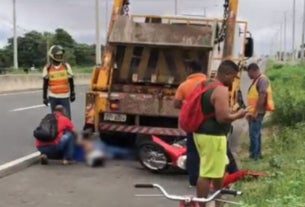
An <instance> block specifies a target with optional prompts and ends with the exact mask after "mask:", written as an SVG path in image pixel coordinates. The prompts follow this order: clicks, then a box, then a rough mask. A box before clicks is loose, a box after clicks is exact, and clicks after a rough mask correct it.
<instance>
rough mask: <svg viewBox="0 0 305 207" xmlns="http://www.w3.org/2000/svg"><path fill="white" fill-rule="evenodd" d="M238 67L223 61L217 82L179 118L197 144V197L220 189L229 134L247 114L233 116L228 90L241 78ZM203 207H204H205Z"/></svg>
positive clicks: (204, 86) (200, 90)
mask: <svg viewBox="0 0 305 207" xmlns="http://www.w3.org/2000/svg"><path fill="white" fill-rule="evenodd" d="M238 71H239V68H238V66H237V65H236V64H235V63H234V62H232V61H230V60H226V61H223V62H222V63H221V64H220V66H219V68H218V71H217V77H216V79H215V80H209V81H206V82H205V83H204V84H202V85H201V86H200V87H197V88H196V89H195V90H194V91H193V92H192V93H191V95H190V96H189V97H188V98H187V100H186V102H185V104H184V105H183V107H182V110H181V114H180V117H179V118H180V120H179V123H180V126H181V128H182V129H183V130H185V131H186V132H189V133H190V132H193V133H194V141H195V144H196V147H197V151H198V153H199V156H200V172H199V179H198V182H197V196H198V197H207V196H208V194H209V191H210V184H211V183H212V184H213V187H214V190H218V189H221V188H222V186H223V177H224V175H225V169H226V166H227V164H228V163H229V160H228V157H227V138H226V136H227V134H228V133H229V131H230V129H231V123H232V122H233V121H234V120H237V119H240V118H243V117H244V116H245V115H246V113H247V110H244V109H240V110H239V111H238V112H234V113H233V112H232V111H231V109H230V107H229V89H228V88H229V87H230V86H231V85H232V83H233V81H234V79H235V78H236V76H237V74H238ZM202 206H205V205H204V204H203V205H202Z"/></svg>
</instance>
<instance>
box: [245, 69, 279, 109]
mask: <svg viewBox="0 0 305 207" xmlns="http://www.w3.org/2000/svg"><path fill="white" fill-rule="evenodd" d="M262 77H265V76H263V75H261V76H259V77H258V78H256V79H255V80H254V81H253V83H252V85H251V86H250V88H249V91H248V106H249V108H250V109H249V112H250V113H252V114H255V113H256V106H257V103H258V99H259V92H258V90H257V83H258V81H259V80H260V78H262ZM265 110H266V111H274V110H275V106H274V102H273V98H272V89H271V85H270V83H269V86H268V88H267V100H266V104H265Z"/></svg>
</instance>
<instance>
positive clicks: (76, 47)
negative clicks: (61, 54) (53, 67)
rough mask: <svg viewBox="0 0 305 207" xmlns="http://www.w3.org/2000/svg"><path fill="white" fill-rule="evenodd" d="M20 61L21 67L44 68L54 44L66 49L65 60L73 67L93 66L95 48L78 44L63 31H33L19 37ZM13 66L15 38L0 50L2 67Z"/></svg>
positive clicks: (0, 64)
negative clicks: (33, 66)
mask: <svg viewBox="0 0 305 207" xmlns="http://www.w3.org/2000/svg"><path fill="white" fill-rule="evenodd" d="M17 41H18V61H19V65H20V66H21V67H31V66H32V65H35V67H43V66H44V65H45V64H46V63H47V57H48V50H49V48H50V47H51V46H52V45H54V44H59V45H61V46H63V47H64V49H65V59H66V61H67V62H69V63H70V64H71V65H75V64H77V65H83V66H84V65H93V64H94V55H95V49H94V46H93V45H92V46H89V45H87V44H78V43H77V42H76V41H75V40H74V39H73V38H72V36H71V35H70V34H69V33H68V32H66V31H65V30H63V29H56V31H55V33H50V32H44V33H40V32H37V31H31V32H28V33H26V34H24V36H23V37H18V40H17ZM12 64H13V38H10V39H8V45H7V46H6V47H5V48H4V49H2V50H0V67H10V66H11V65H12Z"/></svg>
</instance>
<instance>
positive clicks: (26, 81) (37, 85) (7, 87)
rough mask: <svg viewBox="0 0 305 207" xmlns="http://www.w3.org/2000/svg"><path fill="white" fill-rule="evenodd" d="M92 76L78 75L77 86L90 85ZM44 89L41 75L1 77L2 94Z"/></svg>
mask: <svg viewBox="0 0 305 207" xmlns="http://www.w3.org/2000/svg"><path fill="white" fill-rule="evenodd" d="M90 80H91V74H82V73H80V74H76V75H75V84H76V85H89V84H90ZM41 88H42V76H41V74H28V75H26V74H24V75H13V74H10V75H0V92H10V91H19V90H33V89H41Z"/></svg>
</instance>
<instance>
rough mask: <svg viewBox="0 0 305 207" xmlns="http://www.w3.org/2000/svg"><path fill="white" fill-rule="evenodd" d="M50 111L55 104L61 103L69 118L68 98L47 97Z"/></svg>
mask: <svg viewBox="0 0 305 207" xmlns="http://www.w3.org/2000/svg"><path fill="white" fill-rule="evenodd" d="M49 102H50V105H51V111H52V112H53V111H54V109H55V107H56V106H57V105H62V106H63V107H64V108H65V110H66V115H67V117H69V118H70V119H71V108H70V98H54V97H49Z"/></svg>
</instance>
